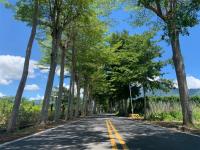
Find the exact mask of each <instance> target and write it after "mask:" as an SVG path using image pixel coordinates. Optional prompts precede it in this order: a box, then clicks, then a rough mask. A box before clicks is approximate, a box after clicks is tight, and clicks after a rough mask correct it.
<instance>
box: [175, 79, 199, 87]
mask: <svg viewBox="0 0 200 150" xmlns="http://www.w3.org/2000/svg"><path fill="white" fill-rule="evenodd" d="M174 84H175V87H176V88H178V83H177V80H175V81H174ZM187 84H188V88H189V89H200V79H197V78H195V77H194V76H187Z"/></svg>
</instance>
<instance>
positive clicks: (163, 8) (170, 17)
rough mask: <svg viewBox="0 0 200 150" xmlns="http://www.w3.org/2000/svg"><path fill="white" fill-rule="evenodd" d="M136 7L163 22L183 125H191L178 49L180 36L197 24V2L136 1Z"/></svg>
mask: <svg viewBox="0 0 200 150" xmlns="http://www.w3.org/2000/svg"><path fill="white" fill-rule="evenodd" d="M137 2H138V5H139V6H141V7H144V8H146V9H148V10H150V11H152V12H153V13H154V14H156V15H157V16H158V17H159V18H160V19H161V20H162V22H163V30H164V31H165V36H167V37H168V38H169V41H170V43H171V47H172V52H173V62H174V66H175V71H176V76H177V81H178V87H179V93H180V101H181V106H182V114H183V125H185V126H189V125H193V121H192V110H191V108H190V104H189V95H188V87H187V82H186V74H185V66H184V61H183V56H182V53H181V48H180V40H179V38H180V35H181V34H187V33H188V32H187V28H188V27H193V26H194V25H196V24H197V23H198V18H197V12H198V10H199V9H200V7H199V5H198V4H199V2H198V1H197V0H186V1H179V0H163V1H161V0H152V1H149V0H138V1H137Z"/></svg>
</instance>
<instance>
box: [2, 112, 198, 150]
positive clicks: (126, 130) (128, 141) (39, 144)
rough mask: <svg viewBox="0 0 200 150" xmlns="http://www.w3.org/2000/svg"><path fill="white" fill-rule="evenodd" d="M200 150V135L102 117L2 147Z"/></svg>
mask: <svg viewBox="0 0 200 150" xmlns="http://www.w3.org/2000/svg"><path fill="white" fill-rule="evenodd" d="M4 149H5V150H46V149H47V150H56V149H62V150H63V149H67V150H82V149H93V150H107V149H108V150H109V149H130V150H200V137H197V136H192V135H188V134H184V133H179V132H174V131H171V130H168V129H164V128H160V127H157V126H153V125H147V124H144V123H142V122H138V121H132V120H128V119H126V118H118V117H113V116H108V115H106V116H99V117H90V118H86V119H82V120H80V121H75V122H72V123H68V124H65V125H63V126H61V127H58V128H55V129H53V130H50V131H48V132H44V133H42V134H39V135H36V136H32V137H28V138H25V139H23V140H20V141H17V142H13V143H10V144H7V145H4V146H0V150H4Z"/></svg>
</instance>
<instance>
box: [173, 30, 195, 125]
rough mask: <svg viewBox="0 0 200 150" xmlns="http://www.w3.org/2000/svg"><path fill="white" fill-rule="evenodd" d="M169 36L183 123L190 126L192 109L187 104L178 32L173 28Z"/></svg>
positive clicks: (186, 90) (186, 89) (186, 87)
mask: <svg viewBox="0 0 200 150" xmlns="http://www.w3.org/2000/svg"><path fill="white" fill-rule="evenodd" d="M170 38H171V46H172V50H173V62H174V66H175V71H176V76H177V81H178V87H179V94H180V101H181V107H182V114H183V125H185V126H190V125H193V120H192V110H191V107H190V104H189V94H188V86H187V80H186V73H185V66H184V61H183V57H182V54H181V48H180V42H179V33H178V32H177V31H176V30H174V32H171V34H170Z"/></svg>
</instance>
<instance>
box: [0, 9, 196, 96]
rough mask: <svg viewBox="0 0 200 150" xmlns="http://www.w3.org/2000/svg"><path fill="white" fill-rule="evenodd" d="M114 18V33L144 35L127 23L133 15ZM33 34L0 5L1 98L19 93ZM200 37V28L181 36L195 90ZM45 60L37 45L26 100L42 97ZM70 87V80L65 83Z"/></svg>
mask: <svg viewBox="0 0 200 150" xmlns="http://www.w3.org/2000/svg"><path fill="white" fill-rule="evenodd" d="M111 17H112V18H113V19H115V21H116V23H115V24H114V25H113V26H112V27H110V31H111V32H115V31H123V30H128V31H129V32H130V33H131V34H134V33H141V32H142V31H143V30H142V29H141V28H136V27H132V26H130V25H129V24H128V23H127V21H125V20H128V19H129V15H128V14H127V12H125V11H123V10H119V11H115V12H113V13H112V15H111ZM29 35H30V27H27V26H26V24H25V23H22V22H20V21H16V20H15V19H14V17H13V13H12V11H11V10H8V9H5V8H4V7H3V6H2V5H0V96H2V95H9V96H10V95H12V96H14V95H15V93H16V89H17V86H18V84H19V79H20V75H21V70H22V67H23V57H24V56H25V49H26V45H27V42H28V38H29ZM199 35H200V25H199V26H196V27H194V28H192V29H191V30H190V36H189V37H181V48H182V53H183V57H184V61H185V66H186V72H187V76H188V84H189V87H191V88H199V87H200V80H199V79H200V70H199V66H200V60H199V56H200V55H199V54H200V52H199V48H200V42H199ZM160 45H161V46H162V47H163V49H164V50H165V53H164V55H163V59H168V58H170V57H171V55H172V54H171V48H170V46H169V45H168V44H167V43H166V42H164V41H163V42H161V43H160ZM40 58H41V51H40V47H39V46H38V44H37V42H36V41H35V42H34V46H33V49H32V56H31V60H32V61H31V65H30V76H29V78H28V80H27V86H26V89H25V92H24V95H23V96H25V97H29V98H30V97H38V98H39V97H42V96H43V95H44V90H45V86H46V81H47V73H42V72H41V71H40V70H39V69H37V68H36V67H35V65H34V64H35V63H36V62H37V61H38V60H39V59H40ZM163 70H164V72H167V74H166V75H165V77H166V78H169V79H175V78H176V77H175V72H174V69H173V68H172V67H171V66H167V67H165V68H164V69H163ZM58 79H59V77H58V76H56V78H55V83H54V85H58ZM65 82H66V83H65V84H68V81H65Z"/></svg>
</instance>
